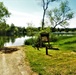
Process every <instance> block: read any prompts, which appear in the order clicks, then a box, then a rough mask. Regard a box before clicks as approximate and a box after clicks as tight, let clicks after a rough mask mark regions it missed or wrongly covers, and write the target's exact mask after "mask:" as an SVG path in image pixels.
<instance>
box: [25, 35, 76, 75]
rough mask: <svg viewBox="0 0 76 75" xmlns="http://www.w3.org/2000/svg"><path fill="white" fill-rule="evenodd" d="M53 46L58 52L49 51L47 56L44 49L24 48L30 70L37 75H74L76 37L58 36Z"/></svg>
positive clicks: (75, 71)
mask: <svg viewBox="0 0 76 75" xmlns="http://www.w3.org/2000/svg"><path fill="white" fill-rule="evenodd" d="M53 46H56V47H58V48H59V50H50V49H49V55H46V54H45V48H40V50H37V49H36V48H33V47H32V46H25V47H24V48H25V52H26V55H27V59H28V61H29V62H30V66H31V68H32V70H33V71H35V72H37V73H38V74H39V75H76V36H66V37H65V36H64V37H61V36H59V39H58V41H57V42H54V45H53Z"/></svg>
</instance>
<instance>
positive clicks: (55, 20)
mask: <svg viewBox="0 0 76 75" xmlns="http://www.w3.org/2000/svg"><path fill="white" fill-rule="evenodd" d="M73 15H74V13H73V12H72V11H71V9H70V7H69V6H68V1H64V2H61V3H60V7H59V8H54V9H53V10H50V11H48V17H49V19H50V22H51V25H52V27H53V30H54V29H55V28H56V27H57V26H58V25H60V26H67V25H68V24H69V23H68V20H70V19H72V18H73Z"/></svg>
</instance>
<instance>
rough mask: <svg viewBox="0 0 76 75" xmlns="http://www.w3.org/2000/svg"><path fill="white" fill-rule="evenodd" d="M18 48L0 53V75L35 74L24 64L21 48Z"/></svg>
mask: <svg viewBox="0 0 76 75" xmlns="http://www.w3.org/2000/svg"><path fill="white" fill-rule="evenodd" d="M18 49H19V50H17V51H14V52H12V53H0V75H37V74H36V73H34V72H33V71H31V69H30V67H29V65H28V64H25V61H24V59H25V58H24V57H25V54H24V52H23V50H22V48H21V47H18ZM26 63H27V61H26Z"/></svg>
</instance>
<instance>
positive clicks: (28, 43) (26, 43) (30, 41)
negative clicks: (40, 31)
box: [24, 38, 36, 46]
mask: <svg viewBox="0 0 76 75" xmlns="http://www.w3.org/2000/svg"><path fill="white" fill-rule="evenodd" d="M24 44H25V45H32V46H34V45H35V44H36V39H35V38H30V39H27V40H25V41H24Z"/></svg>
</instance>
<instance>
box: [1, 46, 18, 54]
mask: <svg viewBox="0 0 76 75" xmlns="http://www.w3.org/2000/svg"><path fill="white" fill-rule="evenodd" d="M17 50H19V49H18V48H8V47H3V48H0V51H1V52H2V53H12V52H14V51H17Z"/></svg>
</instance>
